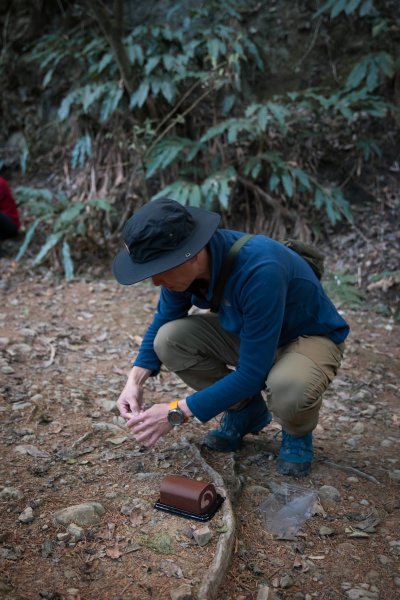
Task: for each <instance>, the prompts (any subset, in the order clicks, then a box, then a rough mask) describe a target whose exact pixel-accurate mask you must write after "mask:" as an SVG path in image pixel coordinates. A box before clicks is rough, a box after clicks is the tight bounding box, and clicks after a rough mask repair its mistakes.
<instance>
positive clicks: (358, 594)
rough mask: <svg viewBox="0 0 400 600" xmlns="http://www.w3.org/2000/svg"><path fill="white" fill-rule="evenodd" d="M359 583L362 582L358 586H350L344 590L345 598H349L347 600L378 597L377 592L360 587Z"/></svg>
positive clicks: (363, 599)
mask: <svg viewBox="0 0 400 600" xmlns="http://www.w3.org/2000/svg"><path fill="white" fill-rule="evenodd" d="M361 585H362V584H360V587H357V588H352V589H351V590H349V591H348V592H346V596H347V598H349V600H370V599H371V600H373V599H377V598H379V593H378V592H371V591H368V590H366V589H365V588H363V587H361Z"/></svg>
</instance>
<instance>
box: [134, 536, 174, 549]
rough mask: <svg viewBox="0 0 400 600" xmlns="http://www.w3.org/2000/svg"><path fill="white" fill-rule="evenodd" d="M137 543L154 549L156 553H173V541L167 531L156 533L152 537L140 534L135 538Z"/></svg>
mask: <svg viewBox="0 0 400 600" xmlns="http://www.w3.org/2000/svg"><path fill="white" fill-rule="evenodd" d="M137 541H138V542H139V544H141V545H142V546H145V547H146V548H150V550H154V551H155V552H157V553H158V554H173V553H174V543H173V540H172V538H171V536H169V535H168V533H165V532H161V533H158V534H156V535H155V536H153V537H150V536H148V535H142V536H140V537H139V538H138V540H137Z"/></svg>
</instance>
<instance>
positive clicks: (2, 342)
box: [0, 337, 10, 348]
mask: <svg viewBox="0 0 400 600" xmlns="http://www.w3.org/2000/svg"><path fill="white" fill-rule="evenodd" d="M9 343H10V338H8V337H0V348H5V347H6V346H8V344H9Z"/></svg>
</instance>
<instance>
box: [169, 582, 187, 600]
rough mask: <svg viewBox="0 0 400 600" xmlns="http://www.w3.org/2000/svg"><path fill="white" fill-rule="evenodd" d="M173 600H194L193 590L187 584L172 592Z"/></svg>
mask: <svg viewBox="0 0 400 600" xmlns="http://www.w3.org/2000/svg"><path fill="white" fill-rule="evenodd" d="M170 596H171V600H192V598H193V596H192V588H191V586H190V585H189V584H187V583H185V584H184V585H180V586H179V587H178V588H176V589H174V590H171V591H170Z"/></svg>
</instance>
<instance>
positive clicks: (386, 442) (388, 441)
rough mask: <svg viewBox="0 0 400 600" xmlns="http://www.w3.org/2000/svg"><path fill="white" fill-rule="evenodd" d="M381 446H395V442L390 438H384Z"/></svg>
mask: <svg viewBox="0 0 400 600" xmlns="http://www.w3.org/2000/svg"><path fill="white" fill-rule="evenodd" d="M381 446H382V448H390V447H391V446H393V442H392V440H388V439H386V440H382V441H381Z"/></svg>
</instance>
